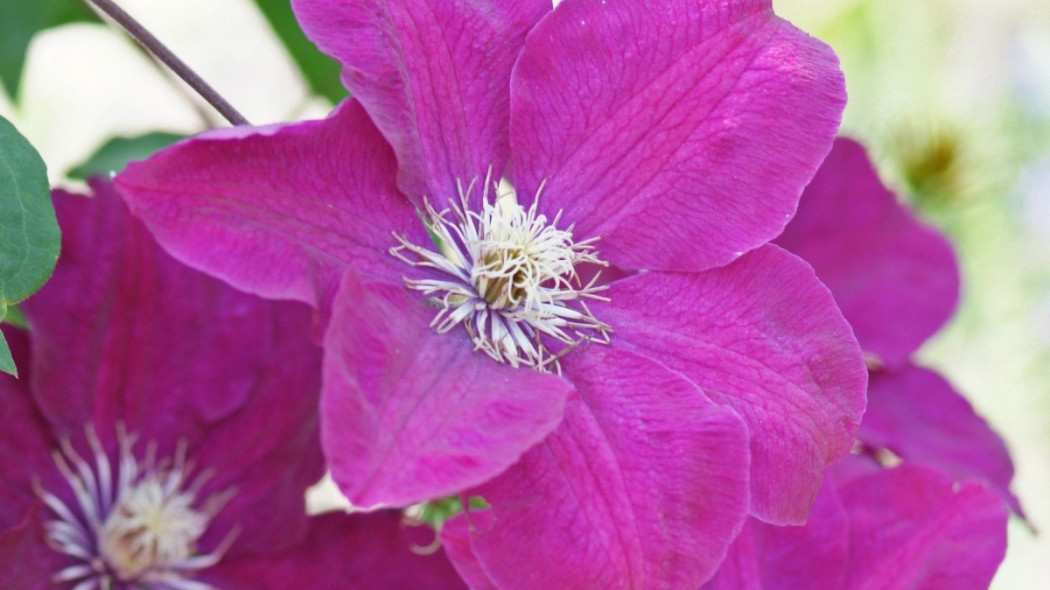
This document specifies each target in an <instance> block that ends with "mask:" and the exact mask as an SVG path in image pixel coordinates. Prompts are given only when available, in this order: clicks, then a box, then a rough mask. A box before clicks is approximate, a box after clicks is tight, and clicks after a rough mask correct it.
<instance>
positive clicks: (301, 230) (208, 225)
mask: <svg viewBox="0 0 1050 590" xmlns="http://www.w3.org/2000/svg"><path fill="white" fill-rule="evenodd" d="M395 170H396V164H395V161H394V157H393V154H392V153H391V151H390V148H389V146H388V145H387V144H386V142H385V140H384V139H383V137H382V136H381V135H380V134H379V132H378V131H377V130H376V128H375V126H374V125H372V123H371V121H370V120H369V119H368V116H367V115H366V114H365V113H364V111H363V110H362V109H361V107H360V105H359V104H358V103H356V102H354V101H352V100H351V101H347V102H345V103H343V104H342V105H340V107H339V108H338V109H336V110H335V111H334V112H333V113H332V114H331V115H330V116H329V117H328V118H327V119H325V120H323V121H309V122H306V123H298V124H294V125H288V126H284V127H265V128H235V129H222V130H216V131H211V132H209V133H205V134H203V135H200V136H198V137H196V138H193V139H190V140H186V141H184V142H182V143H179V144H177V145H175V146H174V147H171V148H169V149H167V150H164V151H162V152H160V153H158V154H156V155H154V156H153V157H152V158H150V159H149V160H148V161H147V162H145V163H132V164H130V165H129V166H128V167H127V169H126V170H125V172H123V173H122V174H120V175H118V176H117V178H116V183H117V188H118V189H119V190H120V192H121V194H122V195H123V196H124V198H125V199H126V200H127V201H128V204H129V205H130V206H131V209H132V211H134V212H135V214H136V215H139V216H141V217H142V219H144V220H145V221H146V223H147V225H149V227H150V229H151V230H152V231H153V232H154V235H155V236H156V237H157V239H158V240H159V241H160V242H161V243H162V244H163V245H164V247H165V248H166V249H168V250H169V251H170V252H171V253H173V254H174V255H175V256H176V257H178V258H179V259H180V260H182V261H184V262H186V263H187V264H190V265H191V266H193V267H195V268H200V269H202V270H205V271H207V272H209V273H211V274H213V275H215V276H218V277H220V278H222V279H224V280H226V281H227V282H229V283H230V284H232V285H234V286H236V287H238V288H239V289H242V290H244V291H248V292H250V293H255V294H258V295H262V296H264V297H270V298H278V299H296V300H299V301H303V302H306V303H309V304H311V305H314V306H317V305H319V304H320V303H321V302H323V301H324V300H326V299H327V298H330V297H331V296H332V294H333V293H334V292H335V289H336V287H337V286H338V284H339V277H340V276H341V275H342V269H343V267H344V266H346V265H347V264H349V263H351V262H353V264H354V265H355V266H356V267H357V268H358V270H360V271H361V272H363V273H366V274H368V275H372V276H376V277H386V278H387V279H388V280H392V281H398V282H400V275H401V274H402V268H401V266H402V264H401V263H400V262H397V261H396V260H395V259H394V258H393V257H391V256H389V255H387V254H386V250H387V249H388V248H389V247H390V246H392V245H394V244H395V241H394V240H393V238H392V237H391V236H390V232H392V231H397V232H399V233H404V234H406V235H409V236H412V237H413V239H417V240H420V241H424V240H426V239H427V238H426V233H425V232H424V231H423V228H422V226H421V224H420V223H419V220H418V219H417V218H416V216H415V210H414V208H413V207H412V205H411V204H409V202H408V201H407V200H405V198H404V197H403V196H401V194H400V193H398V192H397V189H396V187H395V186H394V177H395Z"/></svg>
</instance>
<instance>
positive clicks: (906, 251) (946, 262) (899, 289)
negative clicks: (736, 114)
mask: <svg viewBox="0 0 1050 590" xmlns="http://www.w3.org/2000/svg"><path fill="white" fill-rule="evenodd" d="M777 243H778V244H779V245H781V246H783V247H785V248H787V249H788V250H790V251H792V252H794V253H795V254H798V255H799V256H801V257H802V258H803V259H805V260H806V262H809V263H810V264H811V265H812V266H813V268H814V270H816V272H817V276H818V277H820V280H821V281H823V282H824V283H825V284H826V285H827V286H828V288H829V289H831V292H832V293H833V294H834V295H835V301H837V302H838V304H839V307H840V308H842V313H843V315H845V316H846V319H847V320H849V322H850V324H851V325H852V326H853V330H854V331H855V332H856V334H857V339H858V340H859V341H860V344H861V347H862V348H863V349H864V350H865V351H866V352H870V353H874V354H875V355H876V356H877V357H878V358H879V359H880V360H881V361H882V362H883V363H885V364H888V365H890V366H896V365H899V364H901V363H903V362H905V361H906V360H907V358H908V357H909V356H910V355H911V353H912V352H914V351H915V350H916V349H917V348H918V347H919V345H921V344H922V343H923V342H924V341H926V339H927V338H929V337H930V336H931V335H933V333H934V332H936V331H937V330H938V329H939V328H940V327H941V326H942V325H944V322H945V321H947V319H948V318H949V317H950V316H951V314H952V311H954V309H955V304H956V302H957V300H958V298H959V270H958V266H957V264H956V262H955V256H954V254H953V253H952V247H951V245H950V244H949V243H948V241H947V240H945V239H944V237H942V236H941V235H940V234H939V233H938V232H937V231H936V230H934V229H933V228H930V227H928V226H926V225H925V224H923V223H921V222H920V221H919V220H917V219H916V218H915V216H914V215H913V214H912V213H911V212H910V211H909V210H908V209H906V208H905V207H904V206H903V205H901V204H900V203H899V202H898V201H897V199H896V197H895V196H894V195H893V193H891V192H890V191H889V190H887V189H886V188H885V187H884V186H883V184H882V182H881V181H880V180H879V177H878V175H877V174H876V172H875V170H874V168H872V165H871V163H870V162H869V161H868V158H867V155H866V154H865V152H864V148H863V147H862V146H860V145H859V144H858V143H856V142H854V141H851V140H848V139H838V140H837V141H836V142H835V147H834V148H833V149H832V151H831V154H830V155H829V156H828V159H827V160H826V161H825V162H824V165H823V166H822V167H821V169H820V171H819V172H818V173H817V175H816V177H814V179H813V182H812V183H810V185H809V186H808V187H807V188H806V191H805V193H803V195H802V200H801V202H800V204H799V209H798V213H797V214H796V215H795V218H794V219H793V220H792V221H791V223H790V224H788V227H787V229H785V230H784V233H783V235H781V236H780V237H779V238H778V239H777Z"/></svg>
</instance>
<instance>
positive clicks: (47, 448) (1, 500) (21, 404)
mask: <svg viewBox="0 0 1050 590" xmlns="http://www.w3.org/2000/svg"><path fill="white" fill-rule="evenodd" d="M9 327H10V326H4V335H5V336H6V335H8V334H12V333H14V332H15V330H9V329H8V328H9ZM23 335H24V334H23ZM19 371H20V372H21V366H19ZM26 385H27V383H26V381H25V380H24V378H23V379H22V380H19V379H15V378H14V377H11V376H10V375H7V374H0V424H3V428H0V466H3V477H0V532H2V531H4V530H7V529H8V528H11V527H13V526H15V525H16V524H17V523H18V521H20V520H22V519H23V518H24V517H25V514H26V512H27V511H28V509H29V507H30V506H31V505H32V504H33V503H34V502H35V500H36V498H35V497H34V496H33V493H32V491H31V490H32V487H33V481H34V479H36V480H40V479H41V476H40V474H42V473H46V474H51V472H53V471H54V462H52V460H51V454H50V453H51V449H52V448H53V447H54V446H55V440H54V438H53V437H52V436H51V427H50V425H49V424H48V423H47V421H46V420H44V418H43V416H41V415H40V412H39V410H37V409H36V407H35V406H34V405H33V400H32V397H31V396H30V395H29V391H28V388H27V387H26ZM53 482H54V479H50V480H47V482H46V483H53ZM41 483H45V482H43V481H42V482H41ZM0 563H3V561H0ZM0 587H5V586H2V585H0Z"/></svg>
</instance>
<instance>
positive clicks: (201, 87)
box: [85, 0, 248, 125]
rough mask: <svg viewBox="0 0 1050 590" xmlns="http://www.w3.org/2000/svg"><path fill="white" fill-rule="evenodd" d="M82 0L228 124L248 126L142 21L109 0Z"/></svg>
mask: <svg viewBox="0 0 1050 590" xmlns="http://www.w3.org/2000/svg"><path fill="white" fill-rule="evenodd" d="M85 1H86V2H87V3H88V4H91V5H93V6H94V7H95V8H97V9H98V10H99V11H101V12H103V13H104V14H106V16H108V17H110V18H111V19H113V21H114V22H116V23H117V24H118V25H120V26H121V27H123V29H124V30H125V31H127V33H128V34H129V35H131V37H132V38H133V39H135V41H136V42H138V44H139V45H141V46H142V47H143V48H145V49H146V51H148V52H150V53H151V54H152V55H154V56H155V57H156V58H157V59H159V60H160V61H161V62H163V63H164V65H166V66H168V68H170V69H171V71H172V72H174V73H175V75H177V76H178V77H179V78H182V80H183V81H184V82H186V84H189V86H190V88H193V90H194V92H196V93H197V94H199V95H200V96H201V98H203V99H204V100H206V101H208V104H210V105H211V106H212V107H213V108H214V109H215V110H216V111H218V112H219V114H220V115H222V116H223V118H224V119H226V120H227V121H229V122H230V124H231V125H248V120H247V119H245V118H244V116H243V115H241V114H240V113H239V112H237V109H235V108H233V105H231V104H230V103H229V102H228V101H227V100H226V99H225V98H223V97H222V96H221V95H220V94H219V93H218V92H216V91H215V89H214V88H212V87H211V86H210V85H209V84H208V83H207V82H205V81H204V80H203V79H202V78H201V77H200V76H198V75H197V73H196V72H194V71H193V70H192V69H190V67H189V66H187V65H186V63H185V62H183V61H182V60H181V59H179V58H178V56H176V55H175V54H174V53H172V52H171V50H170V49H168V48H167V47H166V46H165V45H164V44H163V43H161V42H160V40H159V39H157V38H156V37H155V36H153V33H150V32H149V31H148V30H147V29H146V28H145V27H143V26H142V24H140V23H139V22H138V21H137V20H135V19H134V18H132V17H131V15H130V14H128V13H127V12H124V9H122V8H121V7H119V6H117V5H116V4H115V3H114V2H112V1H111V0H85Z"/></svg>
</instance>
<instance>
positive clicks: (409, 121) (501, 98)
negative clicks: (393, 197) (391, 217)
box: [292, 0, 551, 207]
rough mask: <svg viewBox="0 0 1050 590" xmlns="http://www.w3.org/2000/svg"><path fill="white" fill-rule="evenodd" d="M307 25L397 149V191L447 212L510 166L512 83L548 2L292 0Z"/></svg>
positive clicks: (306, 27)
mask: <svg viewBox="0 0 1050 590" xmlns="http://www.w3.org/2000/svg"><path fill="white" fill-rule="evenodd" d="M292 5H293V7H294V8H295V13H296V16H297V17H298V19H299V23H300V25H301V26H302V27H303V30H304V31H305V32H306V34H307V36H308V37H310V38H311V39H312V40H313V41H314V42H315V43H317V45H318V46H320V47H321V49H322V50H323V51H325V52H326V53H328V54H329V55H331V56H332V57H334V58H335V59H336V60H337V61H339V62H340V63H342V64H343V67H344V69H343V83H344V84H345V85H346V87H347V88H349V89H350V92H351V93H352V94H353V95H354V97H356V98H357V99H358V100H360V101H361V102H362V104H364V106H365V108H366V109H367V110H368V112H369V114H370V115H371V116H372V119H373V120H374V121H375V122H376V125H378V126H379V128H380V129H381V130H382V131H383V135H384V136H386V139H387V141H389V142H390V144H391V145H392V146H393V147H394V151H395V152H396V153H397V158H398V163H399V164H400V169H399V186H400V187H401V189H402V190H403V191H404V192H405V194H406V195H408V197H409V198H410V199H412V200H413V201H414V202H415V203H417V204H419V203H421V202H422V199H421V197H423V196H424V195H429V196H430V197H431V200H432V202H434V203H436V204H437V205H438V206H439V207H441V206H443V205H444V203H445V200H446V199H449V198H450V197H455V195H456V179H457V178H458V179H462V180H463V182H464V183H467V182H469V181H470V179H472V178H475V177H477V176H479V175H480V176H482V177H483V176H484V175H485V171H486V170H487V169H488V167H489V166H492V167H494V169H495V174H496V178H499V174H500V171H501V170H502V169H503V165H504V163H505V162H506V160H507V154H508V151H509V148H508V145H507V143H508V140H507V120H508V110H509V108H508V102H509V96H508V94H507V85H508V84H509V80H510V71H511V66H512V65H513V63H514V60H515V59H516V58H517V56H518V52H519V51H520V49H521V44H522V42H523V41H524V38H525V33H527V32H528V31H529V29H531V28H532V26H533V25H534V24H535V23H536V21H537V20H539V19H540V17H542V16H543V15H544V14H545V13H546V12H548V11H549V10H550V9H551V4H550V2H549V1H548V2H544V1H543V0H517V1H515V2H496V1H493V0H482V1H477V0H454V1H451V2H449V1H444V2H433V1H428V0H367V1H356V2H342V1H335V0H294V1H293V2H292Z"/></svg>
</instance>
